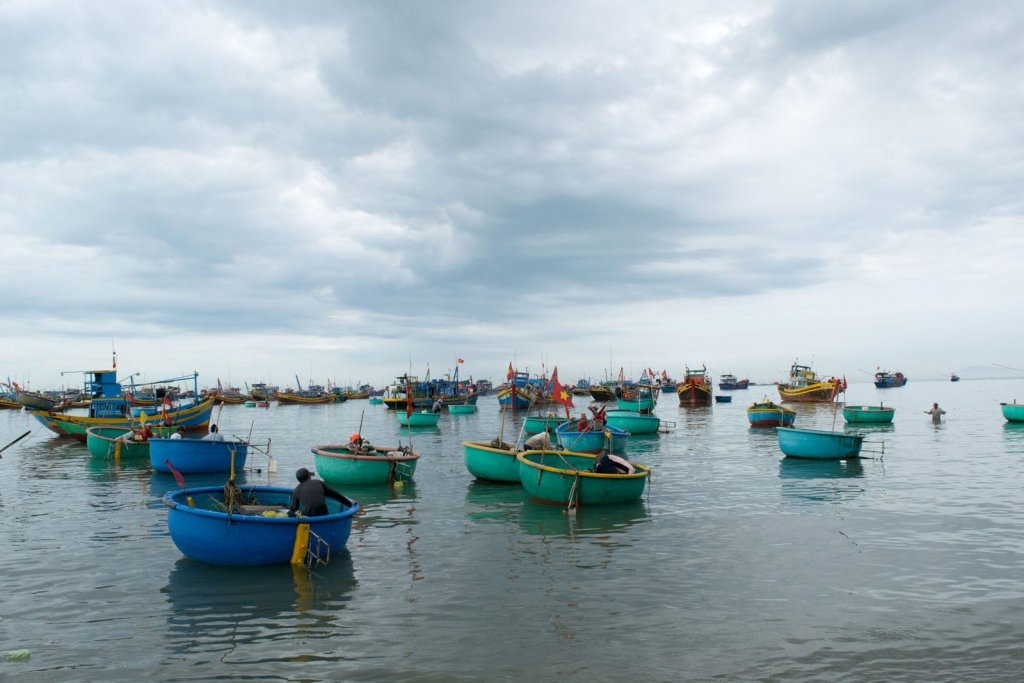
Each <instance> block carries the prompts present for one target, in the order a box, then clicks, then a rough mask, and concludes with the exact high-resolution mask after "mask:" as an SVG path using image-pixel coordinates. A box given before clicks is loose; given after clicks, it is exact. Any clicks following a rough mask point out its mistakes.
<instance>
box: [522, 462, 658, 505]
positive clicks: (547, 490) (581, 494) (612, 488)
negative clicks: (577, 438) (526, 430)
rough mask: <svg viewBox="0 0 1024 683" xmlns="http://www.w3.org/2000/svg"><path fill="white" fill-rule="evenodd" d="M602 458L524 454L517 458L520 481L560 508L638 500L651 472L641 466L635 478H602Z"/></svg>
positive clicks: (615, 475)
mask: <svg viewBox="0 0 1024 683" xmlns="http://www.w3.org/2000/svg"><path fill="white" fill-rule="evenodd" d="M597 458H598V456H595V455H587V454H585V453H570V452H567V451H524V452H522V453H520V454H519V455H518V456H516V459H517V460H518V462H519V481H521V482H522V484H523V488H525V489H526V492H527V493H528V494H530V496H531V497H532V498H537V499H539V500H542V501H547V502H551V503H558V504H559V505H571V504H572V503H575V504H577V505H609V504H613V503H625V502H628V501H631V500H637V499H638V498H640V497H641V496H642V495H643V493H644V487H645V486H646V485H647V479H648V477H649V475H650V473H651V471H650V469H648V468H647V467H645V466H643V465H638V464H637V463H635V462H634V463H632V465H633V467H635V468H636V472H634V473H633V474H598V473H597V472H594V471H593V469H594V463H595V462H596V461H597Z"/></svg>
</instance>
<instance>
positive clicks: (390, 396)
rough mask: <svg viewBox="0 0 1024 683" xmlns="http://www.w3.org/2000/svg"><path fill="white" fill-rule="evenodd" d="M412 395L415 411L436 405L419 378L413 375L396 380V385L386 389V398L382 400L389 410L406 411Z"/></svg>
mask: <svg viewBox="0 0 1024 683" xmlns="http://www.w3.org/2000/svg"><path fill="white" fill-rule="evenodd" d="M410 395H411V396H412V407H413V409H414V410H415V409H417V408H430V406H432V405H433V404H434V400H433V399H432V398H430V396H429V395H427V390H426V388H425V386H424V385H423V384H421V383H420V380H419V378H418V377H414V376H412V375H402V376H401V377H398V378H396V379H395V383H394V384H390V385H388V386H387V387H385V389H384V396H383V397H382V399H381V400H382V401H383V402H384V405H385V406H387V408H388V410H399V409H401V410H406V408H407V407H408V403H409V396H410Z"/></svg>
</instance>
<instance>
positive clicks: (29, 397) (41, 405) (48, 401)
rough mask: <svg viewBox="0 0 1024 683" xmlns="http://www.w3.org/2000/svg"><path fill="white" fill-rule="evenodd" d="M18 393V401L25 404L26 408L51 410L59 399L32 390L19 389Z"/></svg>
mask: <svg viewBox="0 0 1024 683" xmlns="http://www.w3.org/2000/svg"><path fill="white" fill-rule="evenodd" d="M17 395H18V403H20V404H21V405H23V406H25V409H26V410H42V411H49V410H53V409H54V408H56V407H57V401H55V400H54V399H52V398H48V397H46V396H43V395H42V394H37V393H34V392H31V391H19V392H18V394H17Z"/></svg>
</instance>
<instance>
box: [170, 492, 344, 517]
mask: <svg viewBox="0 0 1024 683" xmlns="http://www.w3.org/2000/svg"><path fill="white" fill-rule="evenodd" d="M239 488H240V489H241V490H242V491H244V492H248V493H253V492H256V493H259V492H262V493H284V494H288V495H289V496H290V495H291V493H292V490H291V489H289V488H285V487H283V486H239ZM223 491H224V487H223V486H200V487H196V488H184V489H178V490H177V491H169V492H168V493H166V494H164V497H163V501H164V504H165V505H167V507H169V508H170V509H172V510H177V511H179V512H185V513H188V514H192V515H196V516H197V517H207V518H210V519H218V520H220V519H230V520H231V521H232V522H242V523H249V524H286V525H292V526H295V525H298V524H316V523H320V522H334V521H337V520H340V519H344V518H346V517H352V516H354V515H355V514H356V513H357V512H359V510H360V508H361V506H360V504H359V501H357V500H354V501H352V507H347V508H345V509H344V510H342V511H341V512H332V513H331V514H329V515H318V516H316V517H263V516H262V515H245V514H241V513H238V512H235V513H231V512H220V511H218V510H204V509H203V508H197V507H192V506H190V505H189V504H188V503H187V502H186V499H187V498H188V497H189V496H195V495H200V494H203V493H214V492H220V493H223Z"/></svg>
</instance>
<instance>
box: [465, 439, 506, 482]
mask: <svg viewBox="0 0 1024 683" xmlns="http://www.w3.org/2000/svg"><path fill="white" fill-rule="evenodd" d="M462 451H463V459H464V460H465V463H466V469H467V470H469V473H470V474H472V475H473V476H474V477H476V478H477V479H485V480H487V481H505V482H514V483H516V484H518V483H519V463H518V462H517V461H516V455H517V454H516V450H515V447H514V446H512V445H511V444H502V443H501V442H500V441H498V440H497V439H495V440H494V441H489V442H487V443H484V442H481V441H463V442H462Z"/></svg>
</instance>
